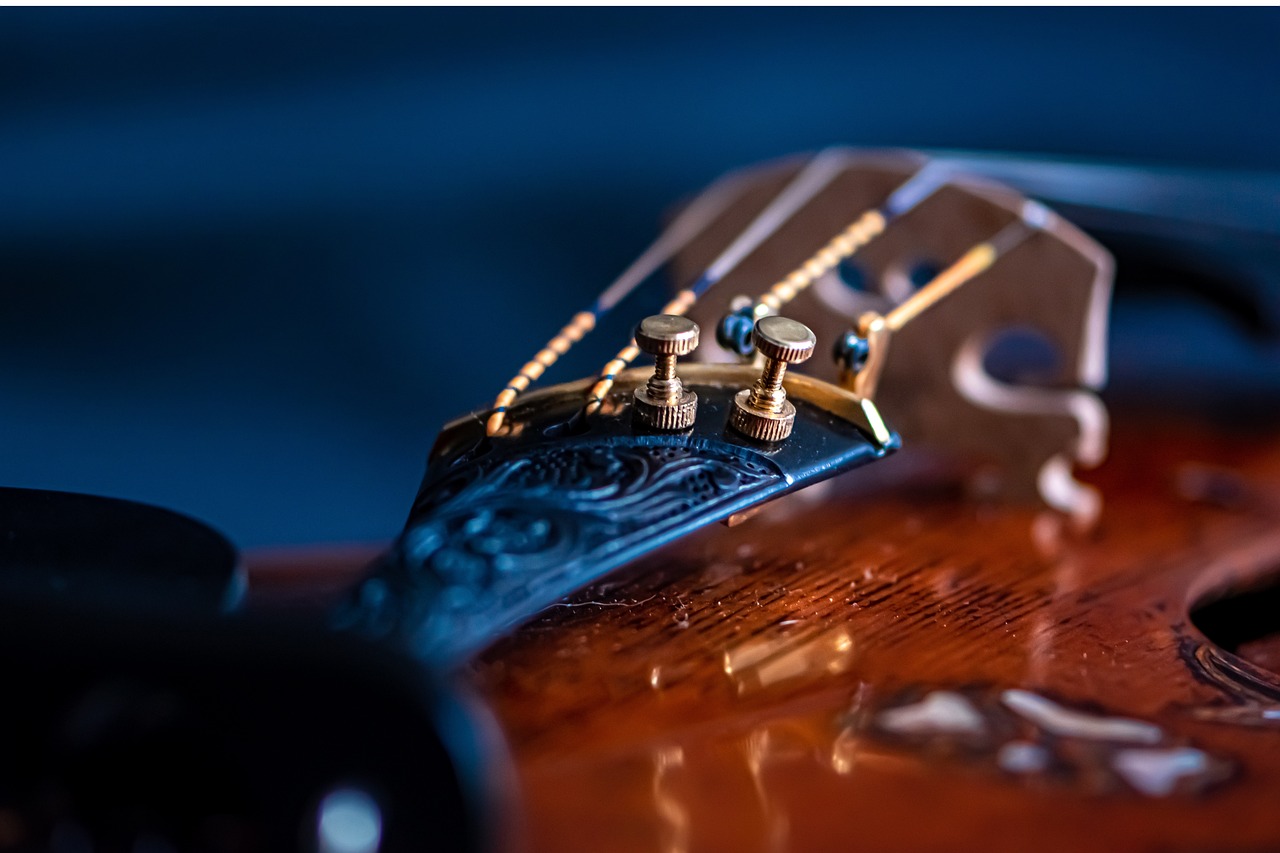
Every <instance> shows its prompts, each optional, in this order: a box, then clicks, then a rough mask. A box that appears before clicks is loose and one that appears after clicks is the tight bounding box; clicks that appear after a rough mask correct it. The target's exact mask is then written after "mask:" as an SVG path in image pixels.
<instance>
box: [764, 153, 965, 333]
mask: <svg viewBox="0 0 1280 853" xmlns="http://www.w3.org/2000/svg"><path fill="white" fill-rule="evenodd" d="M948 180H950V170H949V169H948V168H947V167H946V166H944V165H942V164H941V163H938V162H937V161H931V162H929V163H927V164H925V166H924V167H923V168H921V169H920V170H919V171H917V172H916V173H915V174H913V175H912V176H911V177H909V178H908V179H907V180H906V181H905V182H903V183H902V184H900V185H899V186H898V187H897V189H895V190H894V191H893V192H892V193H890V194H889V197H888V198H887V199H886V200H885V202H884V204H882V205H881V206H880V207H878V208H871V209H870V210H867V211H865V212H864V213H863V214H862V215H861V216H859V217H858V218H857V219H855V220H854V221H853V222H852V223H850V224H849V226H848V227H847V228H845V229H844V230H843V231H841V232H840V233H839V234H837V235H836V236H835V237H833V238H831V240H830V241H829V242H828V243H827V244H826V245H825V246H823V247H822V248H821V249H819V250H818V251H817V252H815V253H814V254H813V256H812V257H810V258H809V260H807V261H805V262H804V263H803V264H801V265H800V266H799V267H798V268H796V269H795V270H793V271H792V272H791V273H789V274H788V275H787V276H786V277H785V278H783V279H782V280H780V281H778V282H775V283H774V285H773V286H772V287H770V288H769V289H768V290H767V291H765V292H764V293H763V294H761V295H760V296H759V297H757V298H756V300H755V302H754V303H753V304H752V305H751V309H750V310H751V316H753V317H756V318H759V317H761V316H763V315H764V314H766V313H769V312H772V313H775V314H776V313H777V312H779V311H781V310H782V306H784V305H786V304H787V303H788V302H790V301H791V300H793V299H795V298H796V297H797V296H799V295H800V294H801V293H803V292H804V291H805V290H806V289H807V288H808V287H809V285H811V284H813V283H814V282H815V281H817V280H818V279H819V278H822V276H824V275H826V274H827V273H828V272H830V271H831V270H833V269H835V268H836V267H837V266H838V265H839V264H840V263H841V262H843V261H846V260H848V259H849V258H851V257H853V256H854V255H855V254H856V253H857V252H858V250H860V249H862V248H863V247H864V246H866V245H867V244H868V243H870V242H871V241H872V240H874V239H875V238H876V237H879V236H880V235H881V234H883V233H884V231H885V229H886V228H888V227H889V224H890V223H891V222H893V220H895V219H897V218H898V217H900V216H902V215H903V214H904V213H906V212H908V211H909V210H912V209H913V208H915V207H916V206H917V205H918V204H920V202H922V201H924V200H925V199H926V198H928V197H929V196H931V195H933V194H934V193H935V192H936V191H937V190H938V189H940V188H941V187H943V186H944V185H945V184H946V183H947V181H948Z"/></svg>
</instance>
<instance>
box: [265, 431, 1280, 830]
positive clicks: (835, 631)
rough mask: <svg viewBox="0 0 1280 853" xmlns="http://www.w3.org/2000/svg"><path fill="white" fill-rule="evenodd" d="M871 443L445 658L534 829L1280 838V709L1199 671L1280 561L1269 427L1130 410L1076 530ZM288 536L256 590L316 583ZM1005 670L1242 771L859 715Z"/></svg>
mask: <svg viewBox="0 0 1280 853" xmlns="http://www.w3.org/2000/svg"><path fill="white" fill-rule="evenodd" d="M890 466H896V467H893V468H891V467H890ZM876 467H879V468H881V471H880V472H879V473H878V474H877V475H876V477H875V479H876V480H877V481H882V480H885V479H889V480H892V479H893V478H894V476H895V475H900V476H901V477H902V478H904V479H905V480H906V482H902V483H899V484H897V485H887V486H879V487H877V488H875V489H870V490H868V489H863V490H861V493H859V492H858V490H856V489H851V488H849V487H850V486H856V485H857V483H855V482H853V481H856V480H858V479H859V474H860V472H856V473H855V474H853V475H852V477H851V478H850V483H848V484H844V485H841V484H836V485H835V486H833V487H831V488H820V490H811V493H808V494H801V495H797V496H795V497H793V498H790V499H787V500H786V501H784V502H781V503H779V504H777V505H775V506H772V507H770V508H769V509H768V510H766V511H765V512H764V513H762V514H761V515H759V516H758V517H756V518H755V519H753V520H752V521H750V522H748V523H747V524H744V525H742V526H740V527H736V528H732V529H729V528H723V527H716V528H715V529H711V530H707V531H704V532H703V533H701V534H699V535H697V536H695V537H693V538H691V539H689V540H685V541H683V542H680V543H677V544H676V545H674V546H673V547H670V548H668V549H666V550H664V551H662V552H660V553H657V554H654V555H652V556H651V557H649V558H646V559H645V560H644V561H642V563H641V564H639V565H637V566H635V567H633V568H631V569H629V570H628V571H627V572H626V573H625V577H624V578H620V579H615V580H614V581H612V582H610V583H608V584H605V585H602V586H600V587H597V588H595V589H592V590H588V591H586V592H585V593H583V594H581V595H579V596H577V597H576V598H575V599H573V600H572V601H571V602H568V603H567V604H566V605H564V606H558V607H555V608H552V609H551V610H550V611H548V612H547V613H546V614H545V615H544V616H543V617H541V618H540V619H538V620H537V621H535V622H534V623H532V624H530V625H528V626H526V627H525V628H524V629H522V630H521V631H519V632H518V633H517V634H516V635H515V636H513V637H510V638H508V639H506V640H504V641H502V642H500V643H499V644H498V645H497V646H495V647H494V648H493V649H491V650H490V651H489V652H488V653H487V654H486V655H484V656H483V658H482V659H481V660H480V661H478V662H476V663H475V664H474V666H473V667H472V668H471V669H470V670H469V671H467V672H466V673H463V674H462V675H461V681H462V682H463V683H464V686H465V688H466V689H468V690H470V691H473V692H474V693H475V694H476V695H477V696H478V697H479V698H480V699H481V701H483V702H484V703H485V704H487V705H488V706H489V707H490V708H491V709H492V710H493V712H494V714H495V715H496V717H497V719H498V721H499V723H500V726H501V728H502V730H503V731H504V733H505V736H506V738H507V741H508V746H509V749H510V751H511V755H512V756H513V758H514V766H515V775H516V779H515V782H516V789H517V791H518V795H519V800H520V806H519V813H518V815H512V816H511V820H512V821H513V826H514V828H515V832H514V833H513V837H515V838H517V839H519V843H520V845H525V846H527V847H528V848H530V849H533V850H560V851H573V850H582V851H600V850H617V851H630V850H637V851H639V850H724V851H754V850H783V849H795V850H850V849H864V850H877V851H881V850H898V849H920V848H922V847H926V846H928V847H933V848H936V849H974V850H977V849H981V850H987V851H995V850H1010V851H1013V850H1017V851H1025V850H1029V849H1036V850H1079V849H1082V848H1085V847H1086V846H1092V847H1096V848H1102V849H1120V850H1153V851H1154V850H1186V851H1192V850H1275V849H1280V727H1275V724H1274V723H1272V724H1271V727H1269V726H1268V725H1265V724H1258V725H1247V724H1244V723H1241V722H1223V721H1222V718H1221V717H1219V718H1218V719H1216V720H1215V719H1209V717H1211V716H1213V715H1215V714H1217V713H1218V712H1220V711H1222V710H1223V709H1240V708H1243V709H1245V710H1246V711H1248V710H1249V709H1250V708H1252V707H1254V706H1257V707H1262V706H1265V704H1266V701H1267V700H1265V699H1264V698H1261V697H1260V695H1259V694H1258V693H1257V691H1250V690H1246V689H1244V688H1239V689H1236V688H1234V687H1232V686H1231V685H1230V684H1229V683H1225V682H1215V681H1213V680H1212V679H1210V678H1209V677H1208V676H1206V674H1205V673H1204V672H1203V671H1201V669H1200V668H1199V666H1198V665H1197V663H1196V661H1195V652H1196V649H1197V648H1199V649H1202V650H1203V649H1204V648H1206V647H1208V645H1209V644H1208V643H1207V641H1206V640H1205V638H1203V637H1202V636H1201V635H1200V634H1199V632H1198V631H1197V630H1196V629H1195V627H1194V626H1193V625H1192V624H1191V623H1190V621H1189V619H1188V609H1189V606H1190V605H1191V603H1193V602H1194V601H1196V600H1198V599H1199V598H1201V597H1203V596H1206V595H1209V594H1211V593H1212V592H1213V591H1214V590H1218V589H1222V588H1224V587H1227V586H1231V585H1239V584H1244V583H1246V582H1247V581H1248V580H1249V579H1250V578H1256V577H1257V576H1260V575H1261V574H1264V573H1267V572H1270V571H1273V570H1275V569H1276V568H1277V567H1280V525H1277V520H1278V519H1280V440H1277V439H1275V438H1274V437H1273V436H1271V435H1269V434H1267V435H1247V434H1241V433H1239V432H1226V431H1220V430H1208V429H1204V428H1195V429H1192V428H1187V427H1179V428H1175V427H1174V426H1171V425H1169V424H1168V423H1166V422H1165V421H1162V420H1160V419H1148V420H1141V419H1136V420H1135V419H1130V420H1128V421H1125V420H1124V419H1121V422H1120V423H1119V424H1118V425H1117V426H1116V430H1115V437H1114V440H1113V443H1112V451H1111V457H1110V460H1109V461H1108V462H1107V463H1106V465H1104V466H1103V467H1102V468H1101V469H1099V470H1098V471H1097V472H1094V473H1093V474H1092V475H1090V476H1089V477H1088V479H1089V480H1090V481H1091V482H1093V483H1095V484H1097V485H1098V486H1099V487H1100V488H1101V489H1102V491H1103V494H1104V496H1105V500H1106V507H1105V511H1104V514H1103V516H1102V521H1101V524H1100V526H1099V528H1098V530H1097V531H1095V533H1094V534H1093V535H1092V536H1089V537H1085V538H1073V537H1071V536H1060V535H1055V534H1054V532H1053V530H1052V529H1051V527H1052V526H1051V525H1046V524H1045V523H1044V522H1043V521H1040V522H1038V521H1037V517H1036V515H1035V514H1034V513H1033V512H1031V511H1029V510H1024V509H1017V508H1009V507H1000V506H994V505H975V504H972V503H969V502H967V501H964V500H961V499H960V496H959V494H958V492H957V491H956V490H955V489H952V488H949V487H945V486H939V485H937V484H931V483H929V482H927V481H926V480H922V478H920V477H919V476H910V471H909V468H910V466H909V459H908V457H907V455H906V454H905V453H904V454H903V456H902V457H901V459H900V460H894V461H891V462H886V463H883V464H882V465H881V466H876ZM287 562H288V561H287V560H286V561H281V560H277V561H276V562H275V563H272V564H271V565H267V564H266V563H259V562H256V561H255V560H253V559H251V560H250V567H251V589H252V590H255V591H262V592H261V594H260V595H259V600H260V601H262V600H269V599H271V598H273V594H272V592H271V586H270V583H271V580H272V579H273V578H274V579H275V580H276V581H279V580H280V579H281V578H283V577H284V575H283V574H282V572H286V571H287V572H294V574H292V575H290V578H289V583H288V584H281V583H279V582H277V584H276V586H275V587H274V589H275V595H279V593H280V590H281V589H282V588H283V586H288V585H290V584H292V583H293V582H294V581H303V580H305V572H304V573H302V574H297V573H296V572H297V568H298V566H302V565H303V564H304V563H305V562H306V561H305V560H299V561H297V562H296V565H295V566H294V567H293V568H287V567H286V565H285V564H286V563H287ZM362 562H363V561H360V562H357V561H354V560H352V561H350V562H349V564H348V570H353V569H354V568H356V567H357V566H358V565H360V564H362ZM338 574H340V572H338ZM325 577H326V582H332V581H333V578H334V577H335V571H334V570H332V568H331V569H330V571H329V572H328V573H327V574H326V576H325ZM1277 623H1280V616H1278V617H1277ZM1259 648H1260V649H1262V650H1263V651H1262V652H1261V653H1260V655H1259V659H1258V661H1257V662H1258V663H1260V664H1266V663H1268V658H1267V654H1268V652H1267V651H1266V649H1267V648H1269V647H1268V646H1267V645H1266V644H1265V643H1263V644H1262V645H1260V646H1259ZM1246 653H1247V651H1246ZM1223 659H1224V660H1227V661H1229V662H1230V661H1233V660H1234V658H1232V657H1231V656H1230V655H1226V656H1225V657H1223ZM1253 672H1254V676H1255V677H1258V678H1261V679H1263V680H1264V681H1265V680H1266V679H1270V680H1271V681H1273V682H1275V683H1276V684H1277V685H1280V678H1276V677H1275V676H1271V675H1268V674H1266V673H1265V672H1263V671H1262V670H1260V669H1259V670H1254V671H1253ZM1008 687H1019V688H1025V689H1028V690H1032V691H1035V692H1037V693H1039V694H1041V695H1044V696H1048V697H1051V698H1052V699H1054V700H1055V701H1058V702H1060V703H1062V704H1063V705H1067V706H1070V707H1073V708H1079V709H1085V710H1090V711H1093V712H1096V713H1098V714H1106V715H1121V716H1126V717H1132V718H1137V719H1140V720H1145V721H1150V722H1153V723H1156V724H1158V725H1159V726H1161V727H1162V728H1163V729H1164V731H1165V732H1166V737H1167V741H1168V743H1170V744H1175V745H1176V744H1183V745H1191V746H1194V747H1196V748H1198V749H1201V750H1204V751H1205V752H1206V753H1209V754H1212V755H1213V756H1215V757H1216V758H1218V759H1221V760H1222V761H1223V762H1224V763H1225V765H1229V766H1230V768H1231V769H1230V771H1229V772H1224V773H1223V774H1221V778H1218V779H1217V780H1216V781H1214V782H1213V784H1210V785H1208V786H1207V787H1205V788H1203V789H1201V790H1198V791H1193V790H1178V791H1175V792H1174V793H1172V794H1170V795H1169V796H1164V797H1145V796H1142V795H1140V794H1139V793H1137V792H1136V791H1134V790H1132V789H1131V788H1127V787H1125V786H1123V785H1120V784H1117V783H1116V781H1115V780H1114V779H1113V778H1111V777H1110V776H1109V775H1108V774H1107V773H1106V772H1105V767H1104V765H1105V763H1106V761H1107V757H1108V755H1109V754H1110V753H1109V752H1108V750H1110V749H1111V747H1109V746H1106V745H1092V746H1086V747H1071V748H1072V749H1075V750H1076V752H1075V753H1073V754H1074V755H1076V756H1077V759H1078V760H1077V761H1076V764H1075V766H1074V769H1072V770H1070V771H1069V772H1068V771H1060V772H1049V773H1044V774H1035V775H1030V776H1019V775H1015V774H1013V773H1009V772H1006V771H1003V770H1001V769H999V768H998V767H997V766H996V763H995V762H994V760H993V759H992V755H991V754H990V752H991V750H989V749H985V748H984V747H975V748H973V749H967V748H966V749H957V748H955V747H954V745H952V746H948V745H946V744H945V743H941V742H939V741H936V740H934V741H930V740H928V739H924V740H919V741H910V740H901V739H899V740H895V739H893V738H891V737H885V736H884V734H883V732H881V733H877V732H876V730H875V727H874V725H873V724H871V723H869V722H868V721H869V720H874V719H876V718H875V716H874V713H875V711H876V709H881V710H883V709H885V708H889V707H894V706H896V705H900V704H903V703H907V702H910V701H914V699H915V698H919V697H920V696H922V695H924V694H925V693H927V692H929V691H934V690H938V689H943V688H955V689H961V690H964V691H967V693H966V695H969V696H973V697H977V698H976V699H975V701H977V702H979V703H980V702H981V701H984V700H983V699H982V698H981V697H984V696H995V695H998V691H999V690H1000V689H1002V688H1008ZM1255 722H1256V720H1255ZM1093 764H1097V765H1098V767H1097V768H1096V770H1097V772H1092V771H1090V770H1089V768H1090V767H1091V766H1092V765H1093ZM1082 768H1083V769H1082Z"/></svg>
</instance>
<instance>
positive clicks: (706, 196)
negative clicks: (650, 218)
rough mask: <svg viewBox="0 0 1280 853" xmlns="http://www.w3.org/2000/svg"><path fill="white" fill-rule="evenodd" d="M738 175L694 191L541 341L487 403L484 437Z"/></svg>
mask: <svg viewBox="0 0 1280 853" xmlns="http://www.w3.org/2000/svg"><path fill="white" fill-rule="evenodd" d="M744 177H745V176H744V175H743V174H741V173H731V174H729V175H726V176H724V177H723V178H721V179H720V180H718V181H716V182H715V183H713V184H712V185H711V186H710V187H709V188H708V189H707V190H705V191H704V192H702V193H701V194H699V195H698V197H697V198H695V199H694V200H693V201H692V202H690V203H689V205H688V206H687V207H686V208H685V209H684V210H683V211H681V212H680V214H679V215H677V216H676V218H675V219H674V220H673V221H672V223H671V224H670V225H669V226H668V227H667V228H666V229H664V230H663V232H662V233H661V234H659V235H658V238H657V239H656V240H654V241H653V243H652V244H650V246H649V247H648V248H647V249H645V251H644V252H642V253H641V254H640V256H639V257H638V258H636V259H635V260H634V261H633V262H632V263H631V265H630V266H629V267H627V268H626V269H625V270H623V272H622V274H621V275H620V276H618V278H617V279H615V280H614V282H613V283H612V284H610V285H609V286H608V287H607V288H605V290H604V291H603V292H602V293H601V294H600V296H598V297H597V298H596V301H595V302H594V303H592V305H591V306H590V307H589V308H587V309H586V310H584V311H579V312H578V313H577V314H575V315H574V316H573V319H572V320H570V321H569V323H568V324H567V325H566V326H565V327H564V328H562V329H561V330H560V331H559V332H557V333H556V335H555V337H553V338H552V339H551V340H550V341H548V342H547V344H546V346H544V347H543V348H542V349H540V350H538V352H537V353H536V354H535V355H534V357H533V358H532V359H530V360H529V361H527V362H525V364H524V366H523V367H521V368H520V370H519V372H518V373H516V375H515V376H513V377H512V378H511V380H510V381H509V382H507V384H506V386H505V387H504V388H503V389H502V391H501V392H499V394H498V396H497V398H496V399H495V400H494V401H493V406H492V413H491V414H490V415H489V420H488V422H487V423H486V424H485V432H486V433H487V434H488V435H496V434H497V433H498V432H499V431H500V430H501V429H502V424H503V422H504V420H505V419H506V413H507V410H508V409H510V408H511V405H512V404H513V403H514V402H515V400H516V397H518V396H519V395H520V394H521V393H522V392H523V391H524V390H525V389H526V388H528V387H529V385H530V384H532V383H533V382H535V381H537V380H538V378H539V377H540V376H542V374H543V373H544V372H545V371H546V370H547V368H549V367H550V366H551V365H553V364H555V363H556V361H557V360H558V359H559V358H560V356H562V355H564V354H565V353H566V352H568V351H569V349H570V348H571V347H572V346H573V345H574V344H576V343H577V342H578V341H580V340H582V339H583V338H584V337H585V336H586V335H587V334H589V333H590V332H591V330H592V329H594V328H595V327H596V323H597V322H598V321H599V319H600V317H602V316H603V315H604V314H606V313H608V312H609V311H610V310H611V309H612V308H613V307H614V306H616V305H617V304H618V303H619V302H621V301H622V300H623V299H625V298H626V297H627V296H629V295H630V294H631V293H632V292H633V291H634V290H635V289H636V288H637V287H639V286H640V285H641V284H643V283H644V282H645V281H647V280H648V279H649V277H650V276H652V275H653V274H654V273H655V272H656V271H657V270H658V269H659V268H661V267H662V266H663V265H664V264H666V263H667V262H668V261H669V260H671V258H672V257H674V256H675V255H676V254H677V253H678V252H680V251H681V250H682V249H684V247H685V246H687V245H688V244H689V243H690V242H691V241H692V240H693V239H694V238H695V237H697V236H698V235H699V234H701V233H702V231H703V230H704V229H705V228H706V227H707V226H708V225H710V224H711V223H712V222H713V221H714V220H715V219H716V218H717V217H719V216H720V214H721V213H723V212H724V210H725V209H726V208H727V207H728V206H729V204H730V203H731V202H732V201H733V199H734V198H735V197H736V195H737V192H736V191H737V190H739V189H740V185H741V184H742V182H743V178H744Z"/></svg>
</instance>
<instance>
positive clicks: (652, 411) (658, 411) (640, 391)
mask: <svg viewBox="0 0 1280 853" xmlns="http://www.w3.org/2000/svg"><path fill="white" fill-rule="evenodd" d="M636 346H638V347H640V349H642V350H644V351H645V352H647V353H649V354H650V355H652V356H653V357H654V362H653V376H651V377H649V382H648V383H647V384H645V385H642V386H640V387H639V388H637V389H636V398H635V413H636V416H637V417H638V418H640V420H641V421H642V422H643V423H644V424H645V425H646V426H648V427H650V428H652V429H659V430H685V429H688V428H689V427H691V426H693V419H694V416H695V415H696V414H697V413H698V395H697V394H695V393H693V392H692V391H689V390H686V389H685V387H684V384H683V383H682V382H681V381H680V377H679V376H676V358H677V357H679V356H682V355H688V354H689V353H691V352H693V351H694V349H695V348H697V346H698V324H697V323H695V322H693V321H692V320H690V319H689V318H688V317H679V316H676V315H675V314H654V315H653V316H652V317H645V318H644V319H643V320H641V321H640V325H639V326H637V327H636Z"/></svg>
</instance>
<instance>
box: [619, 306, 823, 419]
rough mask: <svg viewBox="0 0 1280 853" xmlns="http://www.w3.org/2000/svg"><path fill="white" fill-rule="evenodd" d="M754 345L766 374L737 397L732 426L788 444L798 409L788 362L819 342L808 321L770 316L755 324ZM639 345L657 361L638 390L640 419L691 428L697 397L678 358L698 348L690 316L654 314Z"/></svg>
mask: <svg viewBox="0 0 1280 853" xmlns="http://www.w3.org/2000/svg"><path fill="white" fill-rule="evenodd" d="M752 337H753V345H754V347H755V349H756V350H757V351H758V352H759V353H760V354H761V356H762V357H763V359H764V370H763V372H762V373H761V374H760V378H759V379H757V380H756V382H755V384H754V385H752V386H751V387H750V388H744V389H743V390H742V391H739V392H738V393H737V394H736V395H734V398H733V409H732V412H731V414H730V416H729V425H730V426H731V427H733V429H735V430H737V431H738V432H740V433H741V434H743V435H745V436H747V437H748V438H753V439H755V440H757V441H762V442H776V441H783V440H785V439H786V438H787V436H789V435H791V428H792V425H793V424H794V423H795V418H796V407H795V406H794V405H793V404H792V403H790V402H789V401H788V400H787V392H786V390H785V389H784V388H783V387H782V378H783V376H785V375H786V371H787V365H788V364H799V363H801V362H804V361H807V360H808V359H809V356H811V355H813V350H814V347H815V345H816V344H817V338H816V337H814V334H813V331H812V330H810V329H809V327H808V326H806V325H804V324H803V323H797V322H796V321H795V320H788V319H787V318H786V317H779V316H769V317H764V318H761V319H760V321H759V322H757V323H756V324H755V328H754V331H753V335H752ZM635 341H636V346H638V347H640V349H641V350H642V351H644V352H646V353H649V354H650V355H652V356H653V357H654V369H653V376H651V377H650V378H649V381H648V382H647V383H645V384H644V385H643V386H641V387H639V388H637V389H636V390H635V403H634V405H635V413H636V417H637V418H638V419H639V420H640V421H641V422H643V423H644V424H645V425H646V426H648V427H650V428H652V429H656V430H687V429H690V428H692V427H693V422H694V418H696V417H697V411H698V395H697V394H695V393H694V392H692V391H690V390H688V389H686V388H685V387H684V384H683V383H682V382H681V381H680V377H679V376H678V375H677V374H676V357H677V356H682V355H689V354H690V353H692V352H693V351H694V350H695V349H697V347H698V324H697V323H694V322H693V321H692V320H690V319H689V318H687V317H678V316H675V315H673V314H655V315H654V316H652V317H646V318H645V319H644V320H642V321H641V322H640V325H639V326H637V327H636V333H635Z"/></svg>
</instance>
